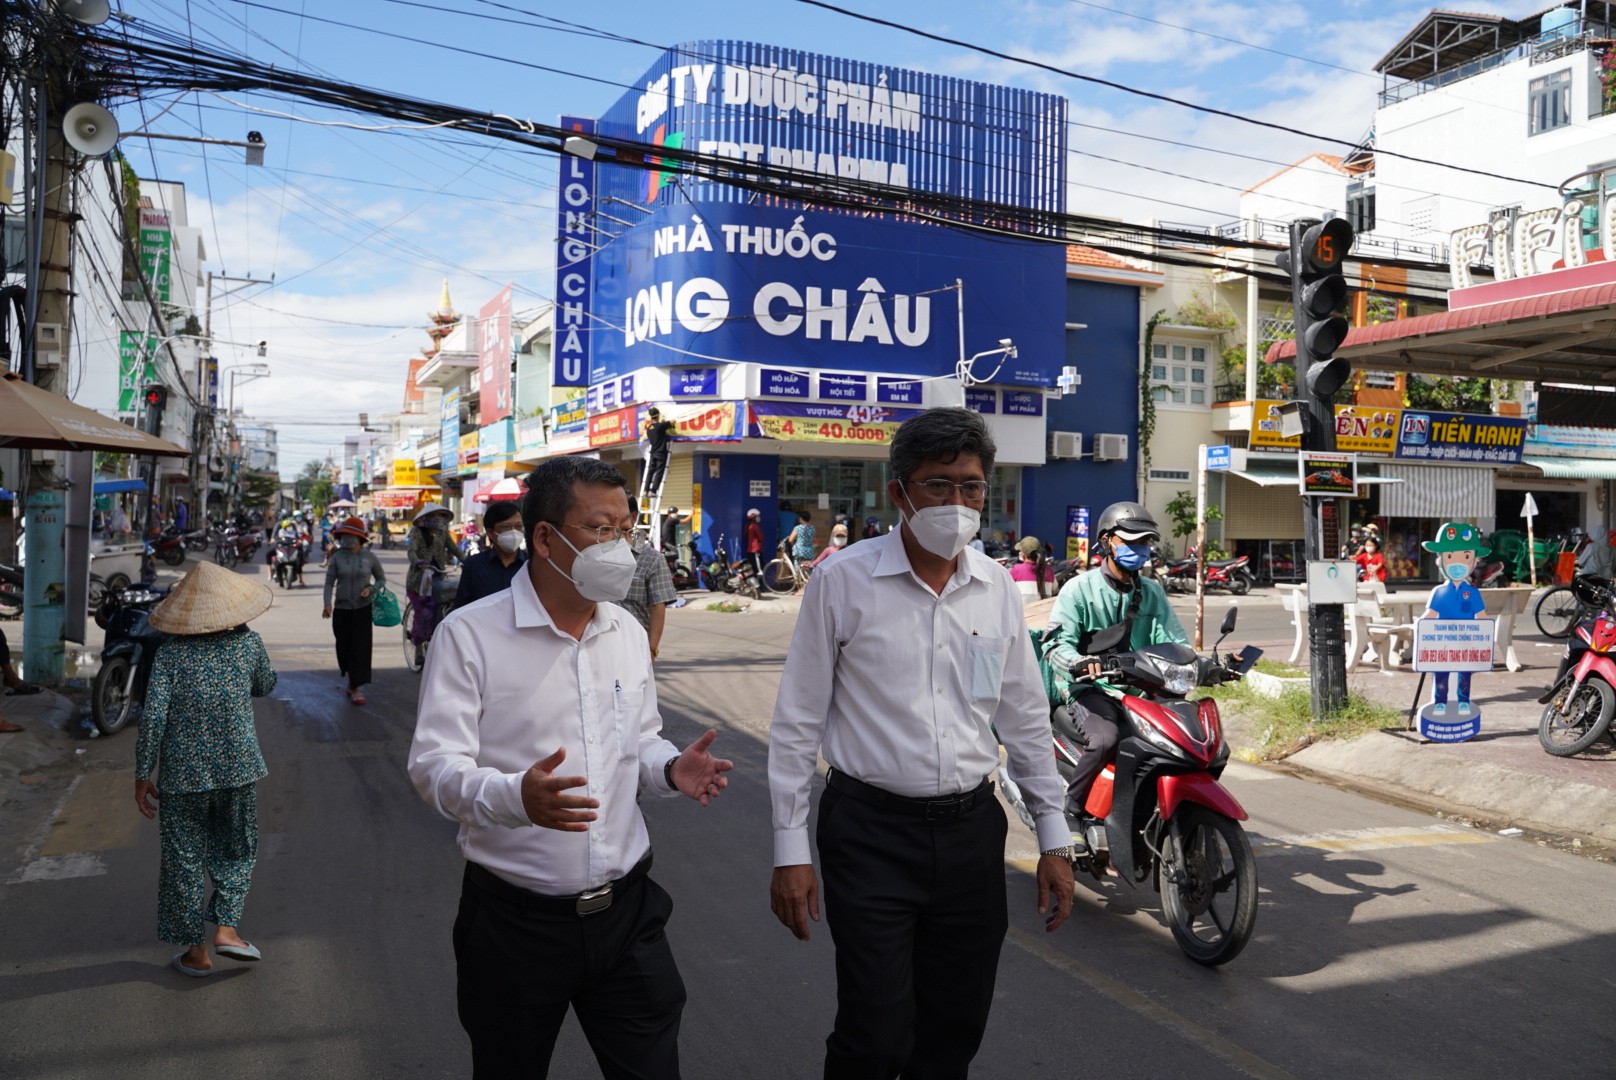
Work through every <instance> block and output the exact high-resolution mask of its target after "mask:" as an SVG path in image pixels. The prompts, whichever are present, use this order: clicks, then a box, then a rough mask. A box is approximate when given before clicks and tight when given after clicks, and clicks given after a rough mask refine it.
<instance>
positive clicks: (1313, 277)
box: [1276, 218, 1353, 716]
mask: <svg viewBox="0 0 1616 1080" xmlns="http://www.w3.org/2000/svg"><path fill="white" fill-rule="evenodd" d="M1352 241H1353V230H1352V226H1351V225H1348V224H1347V223H1346V222H1345V221H1343V220H1341V219H1340V218H1331V219H1330V220H1329V221H1319V220H1317V219H1314V218H1304V219H1302V220H1300V221H1293V222H1291V230H1290V250H1289V251H1286V252H1284V253H1283V254H1281V255H1280V256H1279V258H1278V259H1277V260H1276V261H1277V262H1278V264H1279V266H1280V267H1281V269H1283V270H1285V272H1286V273H1288V274H1289V275H1290V279H1291V306H1292V309H1293V311H1294V312H1295V316H1296V383H1297V388H1298V390H1299V391H1301V394H1302V402H1301V404H1302V417H1303V424H1302V450H1303V451H1304V452H1305V451H1323V452H1328V451H1331V450H1334V449H1335V395H1336V391H1338V390H1340V389H1341V387H1342V386H1344V385H1346V382H1347V377H1348V376H1349V375H1351V374H1352V365H1351V364H1350V363H1348V362H1347V361H1346V360H1345V359H1343V358H1341V357H1339V356H1337V355H1336V354H1335V353H1336V350H1337V349H1339V348H1340V347H1341V343H1342V342H1343V341H1344V340H1346V336H1347V320H1346V319H1345V318H1343V317H1342V316H1341V315H1340V311H1341V310H1342V309H1343V308H1345V307H1346V305H1347V279H1346V275H1345V274H1344V273H1343V266H1344V264H1345V262H1346V258H1347V252H1348V251H1349V250H1351V248H1352ZM1307 503H1308V507H1307V558H1308V561H1309V562H1310V563H1312V562H1317V561H1319V560H1322V559H1324V558H1325V556H1326V552H1325V550H1324V512H1325V511H1324V507H1325V500H1324V499H1323V498H1319V497H1310V498H1308V499H1307ZM1344 614H1345V613H1344V612H1343V610H1342V606H1341V605H1340V604H1314V605H1312V606H1310V607H1309V609H1308V653H1309V666H1310V668H1311V675H1312V679H1311V682H1312V690H1313V712H1314V714H1315V715H1317V716H1322V715H1325V714H1327V713H1332V712H1336V711H1337V710H1339V709H1341V708H1342V706H1344V705H1345V704H1346V700H1347V642H1346V620H1345V618H1344Z"/></svg>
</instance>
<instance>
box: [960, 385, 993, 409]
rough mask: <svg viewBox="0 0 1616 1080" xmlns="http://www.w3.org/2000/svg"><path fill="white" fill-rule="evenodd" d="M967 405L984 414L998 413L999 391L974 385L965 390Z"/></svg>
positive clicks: (968, 407)
mask: <svg viewBox="0 0 1616 1080" xmlns="http://www.w3.org/2000/svg"><path fill="white" fill-rule="evenodd" d="M965 407H966V408H967V409H970V410H971V411H972V412H978V413H982V414H983V415H984V416H987V415H991V414H993V413H996V412H998V411H999V392H998V391H997V390H984V389H982V388H981V387H972V388H971V389H969V390H966V391H965Z"/></svg>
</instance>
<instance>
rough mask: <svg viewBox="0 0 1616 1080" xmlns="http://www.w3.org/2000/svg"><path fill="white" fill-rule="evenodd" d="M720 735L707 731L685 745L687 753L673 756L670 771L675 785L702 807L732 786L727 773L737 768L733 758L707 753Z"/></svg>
mask: <svg viewBox="0 0 1616 1080" xmlns="http://www.w3.org/2000/svg"><path fill="white" fill-rule="evenodd" d="M717 737H718V732H716V731H708V732H707V733H706V734H704V735H702V737H701V738H699V739H697V740H696V741H695V742H693V743H691V744H690V745H689V746H687V747H685V750H684V753H682V754H680V755H679V756H678V757H677V758H675V759H674V761H673V769H672V772H671V774H670V775H671V777H672V779H673V786H674V787H676V788H678V789H679V790H680V792H682V793H683V794H685V795H688V796H690V797H691V798H692V799H695V800H696V801H697V802H699V803H701V805H703V806H706V805H708V804H709V803H711V802H712V801H713V800H714V799H716V798H718V795H719V793H720V792H722V791H723V790H724V789H725V788H726V787H728V786H729V778H728V777H727V776H725V775H724V774H725V773H727V772H729V771H730V770H731V769H733V768H734V767H735V763H734V762H733V761H728V760H726V759H724V758H715V757H713V755H712V754H710V753H708V752H707V748H708V747H709V746H711V745H712V744H713V740H714V739H716V738H717Z"/></svg>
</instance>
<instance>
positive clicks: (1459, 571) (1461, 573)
mask: <svg viewBox="0 0 1616 1080" xmlns="http://www.w3.org/2000/svg"><path fill="white" fill-rule="evenodd" d="M1442 572H1443V573H1444V574H1447V575H1448V580H1449V581H1463V580H1464V579H1465V578H1467V577H1469V576H1470V568H1469V567H1468V566H1466V565H1465V564H1464V563H1456V562H1453V563H1448V564H1447V565H1446V566H1444V567H1443V568H1442Z"/></svg>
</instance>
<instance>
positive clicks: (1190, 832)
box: [1001, 608, 1262, 967]
mask: <svg viewBox="0 0 1616 1080" xmlns="http://www.w3.org/2000/svg"><path fill="white" fill-rule="evenodd" d="M1236 614H1237V611H1236V609H1234V608H1230V609H1229V613H1228V614H1227V615H1226V616H1224V619H1223V626H1222V635H1223V636H1221V637H1219V638H1218V642H1219V643H1220V644H1221V642H1222V641H1223V637H1227V636H1228V634H1229V633H1230V632H1231V631H1232V630H1233V629H1234V626H1235V617H1236ZM1055 629H1056V628H1055V627H1051V628H1050V629H1049V630H1047V631H1045V632H1044V636H1043V639H1042V640H1043V641H1044V642H1047V641H1048V640H1050V639H1051V638H1052V636H1053V633H1054V631H1055ZM1127 632H1128V628H1127V625H1126V624H1119V625H1117V626H1113V627H1109V628H1108V629H1105V630H1102V631H1100V632H1099V633H1097V634H1095V635H1094V638H1093V640H1092V641H1091V642H1090V643H1089V645H1088V650H1089V654H1090V656H1093V657H1103V659H1102V661H1101V663H1102V674H1101V676H1100V677H1101V678H1104V679H1105V680H1106V681H1108V682H1110V683H1113V684H1120V685H1121V686H1124V687H1126V688H1127V689H1128V692H1127V693H1125V694H1124V695H1123V696H1122V704H1123V707H1124V708H1123V712H1124V714H1125V717H1126V721H1125V723H1124V724H1123V725H1121V730H1120V731H1119V732H1118V734H1119V736H1120V738H1119V740H1118V742H1117V757H1116V763H1115V764H1114V765H1108V766H1106V768H1105V770H1104V771H1103V772H1102V773H1101V774H1100V776H1099V778H1098V779H1097V780H1096V781H1095V783H1094V787H1093V789H1092V790H1091V791H1090V792H1089V796H1088V800H1087V804H1086V806H1085V810H1086V811H1087V813H1086V815H1085V816H1084V817H1083V818H1082V819H1081V820H1078V821H1071V820H1070V819H1069V820H1068V824H1069V825H1070V826H1071V827H1072V831H1073V834H1074V835H1073V839H1074V841H1076V840H1082V841H1083V842H1084V845H1085V849H1084V850H1082V851H1081V852H1080V853H1079V854H1077V855H1076V856H1074V858H1073V860H1072V867H1073V869H1074V870H1076V871H1083V872H1086V873H1089V874H1092V875H1093V876H1094V877H1095V878H1096V879H1101V880H1103V879H1104V878H1105V877H1106V876H1107V873H1108V871H1110V870H1112V869H1114V870H1115V871H1116V873H1117V874H1118V875H1119V876H1120V877H1121V878H1122V879H1123V880H1124V881H1126V882H1128V884H1129V885H1132V886H1135V887H1137V886H1139V885H1140V884H1142V883H1143V882H1145V881H1147V880H1148V881H1150V883H1151V885H1152V886H1153V887H1154V888H1155V889H1156V891H1157V892H1159V893H1161V897H1162V912H1163V914H1164V915H1165V916H1166V918H1167V924H1168V927H1169V928H1170V929H1171V930H1172V932H1173V938H1174V939H1175V940H1176V941H1177V942H1178V946H1179V948H1181V949H1183V950H1184V952H1185V954H1186V955H1187V956H1189V958H1190V959H1191V960H1194V961H1195V962H1196V963H1199V964H1205V965H1207V966H1209V967H1211V966H1215V965H1218V964H1224V963H1227V962H1229V961H1230V960H1233V959H1234V958H1235V957H1236V956H1238V955H1239V954H1240V951H1241V950H1242V949H1244V948H1245V947H1246V944H1247V943H1248V942H1249V941H1250V940H1251V935H1252V931H1253V930H1254V929H1255V927H1256V921H1257V863H1256V859H1255V857H1254V856H1253V854H1252V850H1251V843H1250V841H1249V840H1247V839H1246V834H1245V830H1244V829H1242V828H1241V826H1240V822H1242V821H1244V820H1246V811H1245V809H1244V808H1243V807H1241V805H1240V803H1239V801H1238V800H1236V799H1235V797H1234V796H1233V795H1231V794H1230V793H1229V792H1228V790H1227V789H1226V788H1224V787H1223V785H1222V784H1221V783H1219V778H1220V777H1221V776H1222V774H1223V769H1224V766H1226V765H1227V764H1228V761H1229V747H1228V744H1227V743H1226V742H1224V739H1223V723H1222V720H1221V718H1220V717H1219V715H1218V705H1217V702H1216V701H1214V700H1212V699H1211V698H1202V699H1200V700H1198V701H1190V700H1188V695H1189V693H1190V691H1191V690H1193V689H1195V688H1196V687H1197V686H1213V685H1217V684H1219V683H1223V682H1230V681H1233V680H1235V679H1238V678H1240V677H1241V676H1243V675H1244V674H1245V673H1246V672H1247V671H1249V670H1251V667H1252V665H1253V664H1255V663H1256V662H1257V659H1258V657H1260V656H1261V655H1262V650H1261V649H1258V648H1256V647H1254V646H1249V645H1248V646H1247V647H1246V648H1245V649H1243V650H1241V652H1240V653H1239V654H1237V655H1234V656H1229V657H1227V658H1225V659H1223V660H1221V661H1220V660H1219V659H1218V655H1217V645H1214V646H1213V649H1212V656H1211V657H1209V658H1203V657H1199V656H1197V655H1196V654H1195V651H1194V650H1193V649H1190V648H1188V647H1186V646H1183V645H1174V644H1165V645H1150V646H1147V647H1146V648H1143V649H1139V650H1136V651H1133V652H1121V651H1118V650H1119V647H1120V646H1121V645H1122V644H1123V643H1124V640H1125V639H1126V637H1127ZM1084 663H1085V664H1086V661H1085V662H1084ZM1089 680H1090V676H1088V675H1086V674H1085V675H1077V674H1074V676H1073V685H1074V686H1077V687H1081V686H1082V685H1083V683H1084V682H1085V681H1089ZM1068 700H1069V699H1068ZM1051 722H1052V725H1053V737H1054V743H1055V763H1056V766H1057V768H1058V770H1059V771H1060V773H1061V778H1062V779H1063V780H1066V781H1069V780H1070V779H1071V774H1072V771H1073V769H1074V767H1075V766H1076V764H1077V760H1078V758H1079V757H1080V756H1081V755H1082V754H1083V753H1084V752H1085V748H1086V742H1085V740H1084V738H1083V736H1082V734H1081V732H1079V731H1078V730H1077V728H1076V726H1075V725H1074V724H1073V723H1072V721H1071V717H1070V714H1069V713H1068V712H1067V710H1066V708H1065V707H1064V706H1061V707H1058V708H1056V709H1055V710H1054V711H1053V713H1052V715H1051ZM1001 776H1002V779H1003V781H1004V789H1005V795H1006V797H1007V798H1008V799H1009V800H1010V803H1011V805H1012V807H1014V808H1015V810H1016V813H1017V814H1018V815H1020V817H1021V819H1022V821H1023V822H1025V823H1026V824H1027V825H1028V827H1029V828H1031V827H1032V825H1033V822H1032V817H1031V815H1030V814H1029V813H1028V811H1027V808H1026V805H1025V803H1024V801H1023V799H1022V796H1021V789H1020V787H1019V786H1018V785H1017V784H1016V782H1015V780H1014V779H1013V778H1012V777H1010V776H1009V775H1007V774H1001ZM1075 846H1076V845H1075V844H1074V847H1075Z"/></svg>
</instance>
